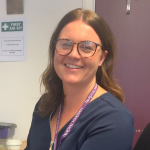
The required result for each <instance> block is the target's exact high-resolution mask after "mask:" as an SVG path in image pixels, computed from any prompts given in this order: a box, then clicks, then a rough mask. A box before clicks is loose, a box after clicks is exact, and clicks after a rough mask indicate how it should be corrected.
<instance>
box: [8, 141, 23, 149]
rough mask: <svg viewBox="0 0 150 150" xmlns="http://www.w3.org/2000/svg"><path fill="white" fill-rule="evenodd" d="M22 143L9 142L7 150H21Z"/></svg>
mask: <svg viewBox="0 0 150 150" xmlns="http://www.w3.org/2000/svg"><path fill="white" fill-rule="evenodd" d="M21 144H22V142H21V141H20V140H7V142H6V148H7V150H20V149H21Z"/></svg>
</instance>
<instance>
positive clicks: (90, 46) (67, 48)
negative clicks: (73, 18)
mask: <svg viewBox="0 0 150 150" xmlns="http://www.w3.org/2000/svg"><path fill="white" fill-rule="evenodd" d="M74 44H77V51H78V53H79V54H80V55H81V56H82V57H91V56H93V55H94V54H95V52H96V49H97V47H98V46H100V47H102V46H101V45H100V44H97V43H95V42H92V41H81V42H80V43H73V42H72V41H70V40H68V39H58V40H57V41H56V45H55V48H56V52H57V53H58V54H59V55H62V56H65V55H68V54H70V53H71V51H72V50H73V45H74Z"/></svg>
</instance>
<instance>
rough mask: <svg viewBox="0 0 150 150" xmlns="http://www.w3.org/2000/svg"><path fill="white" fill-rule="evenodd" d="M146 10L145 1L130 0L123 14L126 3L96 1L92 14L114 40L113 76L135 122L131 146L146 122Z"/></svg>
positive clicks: (149, 57) (149, 54)
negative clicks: (105, 23)
mask: <svg viewBox="0 0 150 150" xmlns="http://www.w3.org/2000/svg"><path fill="white" fill-rule="evenodd" d="M149 8H150V1H149V0H142V1H140V0H133V1H131V12H130V14H129V15H126V0H124V1H119V0H113V1H109V0H100V1H99V0H96V12H97V13H98V14H100V15H101V16H102V17H103V18H104V19H105V20H106V21H107V23H108V24H109V25H110V27H111V29H112V31H113V33H114V35H115V37H116V40H117V48H118V57H117V62H116V68H115V77H116V78H117V79H118V81H119V83H120V85H121V87H122V88H123V91H124V94H125V105H126V106H127V107H128V108H129V110H130V111H131V112H132V113H133V116H134V119H135V122H134V125H135V134H134V140H133V145H134V144H135V143H136V141H137V139H138V138H139V136H140V134H141V133H142V130H143V129H144V128H145V126H146V125H147V124H148V123H149V122H150V117H149V114H150V100H149V97H150V92H149V89H150V79H149V77H150V67H149V64H150V50H149V47H150V46H149V45H150V44H149V43H150V42H149V39H150V30H149V27H150V20H149V19H148V18H149V14H150V9H149ZM106 10H107V11H106Z"/></svg>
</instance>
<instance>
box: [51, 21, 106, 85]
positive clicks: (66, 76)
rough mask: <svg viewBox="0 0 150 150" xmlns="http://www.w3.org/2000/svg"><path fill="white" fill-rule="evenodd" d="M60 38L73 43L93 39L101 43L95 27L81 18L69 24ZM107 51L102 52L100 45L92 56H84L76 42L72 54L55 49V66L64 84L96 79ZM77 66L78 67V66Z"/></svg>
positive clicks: (90, 81)
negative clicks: (64, 54)
mask: <svg viewBox="0 0 150 150" xmlns="http://www.w3.org/2000/svg"><path fill="white" fill-rule="evenodd" d="M58 39H69V40H71V41H72V42H73V43H79V42H81V41H93V42H95V43H98V44H100V45H101V41H100V39H99V37H98V35H97V34H96V32H95V31H94V29H93V28H92V27H91V26H89V25H87V24H85V23H84V22H82V21H81V20H77V21H73V22H71V23H69V24H67V25H66V26H65V27H64V28H63V29H62V30H61V32H60V34H59V37H58ZM106 54H107V51H105V52H102V50H101V47H100V46H98V47H97V49H96V52H95V54H94V55H93V56H92V57H88V58H85V57H82V56H81V55H80V54H79V53H78V51H77V45H76V44H75V45H74V47H73V50H72V52H71V53H70V54H68V55H66V56H61V55H59V54H58V53H57V52H56V51H55V55H54V68H55V71H56V73H57V75H58V76H59V77H60V79H61V80H62V82H63V84H65V83H66V84H77V85H83V84H88V83H89V84H90V83H92V82H95V81H96V72H97V69H98V67H99V66H101V65H102V63H103V61H104V59H105V56H106ZM76 66H77V67H76Z"/></svg>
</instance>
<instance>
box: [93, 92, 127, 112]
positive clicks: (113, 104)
mask: <svg viewBox="0 0 150 150" xmlns="http://www.w3.org/2000/svg"><path fill="white" fill-rule="evenodd" d="M91 103H92V102H91ZM93 105H97V106H98V107H100V106H103V107H104V106H105V108H107V109H118V110H128V108H127V107H126V106H125V104H123V103H122V102H121V101H120V100H119V99H117V98H116V97H115V96H114V95H112V94H111V93H110V92H107V93H104V94H102V95H100V96H99V97H98V98H96V99H95V100H94V101H93ZM128 111H129V110H128Z"/></svg>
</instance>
